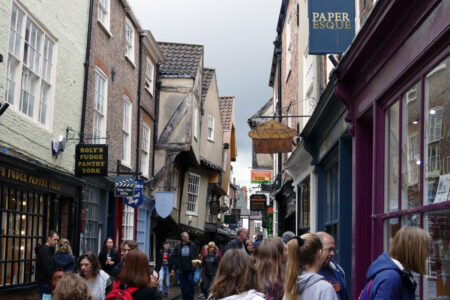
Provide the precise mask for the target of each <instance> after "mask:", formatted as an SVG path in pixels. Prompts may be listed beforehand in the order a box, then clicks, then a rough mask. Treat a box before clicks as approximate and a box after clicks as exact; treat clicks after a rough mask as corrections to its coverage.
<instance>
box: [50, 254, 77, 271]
mask: <svg viewBox="0 0 450 300" xmlns="http://www.w3.org/2000/svg"><path fill="white" fill-rule="evenodd" d="M59 268H61V269H62V271H63V272H75V269H76V268H77V262H76V260H75V257H74V256H73V255H70V254H67V253H56V254H55V255H53V256H52V258H51V259H50V272H51V273H52V274H53V273H55V272H56V271H57V270H58V269H59Z"/></svg>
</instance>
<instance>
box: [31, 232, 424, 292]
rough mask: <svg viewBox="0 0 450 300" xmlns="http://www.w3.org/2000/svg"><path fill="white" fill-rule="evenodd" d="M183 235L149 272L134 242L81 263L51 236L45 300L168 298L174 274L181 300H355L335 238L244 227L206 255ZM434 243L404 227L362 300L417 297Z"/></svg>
mask: <svg viewBox="0 0 450 300" xmlns="http://www.w3.org/2000/svg"><path fill="white" fill-rule="evenodd" d="M180 237H181V241H180V243H179V244H178V245H176V247H175V249H174V250H172V249H171V246H170V244H169V243H168V242H165V243H164V245H163V248H162V249H161V250H160V251H159V252H158V254H157V256H156V266H155V270H151V269H150V268H149V260H148V257H147V255H146V254H145V253H144V252H142V251H140V250H138V249H137V243H136V242H135V241H132V240H128V241H124V242H123V244H122V246H121V250H122V258H120V255H119V253H118V251H117V249H116V248H115V247H114V242H113V240H112V238H106V240H105V242H104V245H103V248H102V250H101V252H100V253H99V255H98V256H97V255H95V254H94V253H92V252H86V253H84V254H83V255H81V256H80V258H79V259H78V262H77V261H76V260H75V258H74V257H73V255H72V251H71V248H70V243H69V241H68V240H66V239H61V240H59V235H58V233H57V232H55V231H50V232H49V234H48V237H47V242H46V243H45V244H44V245H42V246H40V247H38V248H36V254H37V272H36V276H37V280H38V283H39V284H38V291H39V293H40V295H41V299H52V297H53V299H56V300H78V299H80V300H81V299H83V300H105V299H106V300H109V299H122V298H120V297H119V298H118V296H119V295H121V296H123V295H124V294H127V295H128V296H129V297H130V299H133V300H141V299H149V300H158V299H161V297H164V296H167V295H168V292H169V288H170V278H171V276H174V277H175V274H176V280H177V281H179V283H180V288H181V293H182V299H183V300H193V299H194V288H195V285H200V290H201V295H200V296H199V298H207V299H209V300H219V299H223V300H234V299H236V300H237V299H244V300H261V299H269V300H282V299H283V300H284V299H286V300H297V299H330V300H348V299H350V298H349V294H348V291H347V287H346V284H345V282H346V281H345V273H344V271H343V269H342V268H341V267H340V266H339V264H338V263H337V262H336V261H335V260H334V259H333V258H334V254H335V253H334V252H335V241H334V239H333V237H332V236H331V235H330V234H328V233H326V232H317V233H307V234H303V235H301V236H296V235H295V234H294V233H292V232H285V233H284V234H283V236H282V237H281V238H280V237H268V238H263V236H262V235H260V234H258V235H257V236H255V238H254V240H253V241H252V240H249V239H248V230H247V229H246V228H239V229H238V231H237V236H236V238H235V239H233V240H232V241H230V242H229V243H228V244H227V245H225V246H224V247H223V248H222V249H221V250H220V249H219V247H218V246H217V245H216V244H215V243H214V242H209V243H208V244H206V245H204V246H203V248H202V249H201V251H200V252H199V251H198V249H197V246H196V245H195V244H194V243H193V242H192V241H190V240H189V234H188V233H187V232H183V233H181V236H180ZM430 242H431V238H430V236H429V234H428V233H426V232H425V231H424V230H422V229H420V228H417V227H410V226H404V227H402V228H401V229H400V230H399V231H398V232H397V233H396V234H395V237H394V238H393V240H392V245H391V247H390V251H389V253H383V254H382V255H380V256H379V257H378V258H377V259H376V260H375V261H374V262H373V263H372V265H371V266H370V267H369V269H368V271H367V285H366V286H365V287H364V289H363V290H362V291H361V294H360V295H359V297H358V299H415V290H416V286H417V284H416V282H415V281H414V278H413V276H412V275H411V272H417V273H421V274H423V273H425V263H426V258H427V254H428V247H429V245H430ZM55 246H57V247H56V253H55V254H54V255H53V252H54V248H55ZM76 272H78V273H76ZM52 279H53V282H52Z"/></svg>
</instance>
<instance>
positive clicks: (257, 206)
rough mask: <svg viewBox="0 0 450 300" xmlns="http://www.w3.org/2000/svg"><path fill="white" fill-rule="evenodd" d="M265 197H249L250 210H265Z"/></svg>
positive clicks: (260, 195) (257, 195)
mask: <svg viewBox="0 0 450 300" xmlns="http://www.w3.org/2000/svg"><path fill="white" fill-rule="evenodd" d="M266 202H267V197H266V195H263V194H253V195H250V210H251V211H261V210H262V211H264V210H265V209H266Z"/></svg>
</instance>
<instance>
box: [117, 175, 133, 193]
mask: <svg viewBox="0 0 450 300" xmlns="http://www.w3.org/2000/svg"><path fill="white" fill-rule="evenodd" d="M133 195H134V177H133V176H116V178H114V197H133Z"/></svg>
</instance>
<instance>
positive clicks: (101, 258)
mask: <svg viewBox="0 0 450 300" xmlns="http://www.w3.org/2000/svg"><path fill="white" fill-rule="evenodd" d="M114 250H115V249H114ZM106 254H107V252H104V251H102V252H100V253H99V255H98V260H99V261H100V264H101V265H102V270H103V271H105V272H106V273H108V274H109V275H111V273H112V270H113V269H114V267H115V266H117V264H118V263H119V262H120V256H119V253H118V252H117V251H116V250H115V251H111V260H112V261H113V262H114V265H107V264H106V258H107V255H106Z"/></svg>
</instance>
